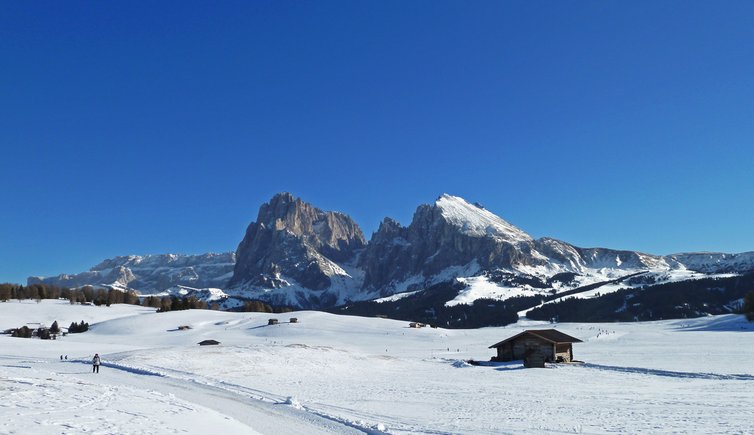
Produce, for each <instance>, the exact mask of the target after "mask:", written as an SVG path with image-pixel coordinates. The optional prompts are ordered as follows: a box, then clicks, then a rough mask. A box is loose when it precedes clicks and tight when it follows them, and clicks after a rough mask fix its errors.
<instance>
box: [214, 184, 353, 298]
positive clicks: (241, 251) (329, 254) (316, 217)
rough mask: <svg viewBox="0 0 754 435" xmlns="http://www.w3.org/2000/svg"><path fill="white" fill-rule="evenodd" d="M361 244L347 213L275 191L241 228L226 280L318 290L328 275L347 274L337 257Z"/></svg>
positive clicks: (324, 285)
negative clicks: (232, 267)
mask: <svg viewBox="0 0 754 435" xmlns="http://www.w3.org/2000/svg"><path fill="white" fill-rule="evenodd" d="M364 246H366V239H365V238H364V234H363V233H362V231H361V229H360V228H359V226H358V225H357V224H356V223H355V222H354V221H353V220H352V219H351V218H350V217H348V216H347V215H345V214H343V213H338V212H331V211H329V212H325V211H322V210H320V209H318V208H316V207H314V206H312V205H311V204H309V203H306V202H304V201H302V200H301V199H299V198H296V197H294V196H293V195H291V194H290V193H279V194H276V195H275V196H273V197H272V199H271V200H270V201H269V202H268V203H266V204H263V205H262V206H261V207H260V208H259V213H258V215H257V220H256V222H252V223H251V224H250V225H249V227H248V229H247V230H246V236H245V237H244V239H243V240H242V241H241V243H240V244H239V245H238V249H237V250H236V258H237V262H236V267H235V270H234V272H233V277H232V278H231V280H230V283H229V285H230V286H231V287H239V286H240V287H244V286H251V287H262V288H278V287H286V286H290V285H299V286H301V287H304V288H307V289H312V290H324V289H327V288H328V287H330V285H331V284H332V280H331V277H332V276H334V275H347V274H346V272H345V271H343V269H342V268H341V267H340V266H338V264H337V263H339V262H341V263H342V262H348V261H350V260H351V259H353V257H354V256H355V255H356V253H357V252H358V251H359V250H360V249H362V248H364Z"/></svg>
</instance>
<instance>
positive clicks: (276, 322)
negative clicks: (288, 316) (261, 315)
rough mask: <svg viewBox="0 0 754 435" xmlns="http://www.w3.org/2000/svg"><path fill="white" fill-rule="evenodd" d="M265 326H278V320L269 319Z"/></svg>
mask: <svg viewBox="0 0 754 435" xmlns="http://www.w3.org/2000/svg"><path fill="white" fill-rule="evenodd" d="M267 324H268V325H277V324H278V319H270V320H268V321H267Z"/></svg>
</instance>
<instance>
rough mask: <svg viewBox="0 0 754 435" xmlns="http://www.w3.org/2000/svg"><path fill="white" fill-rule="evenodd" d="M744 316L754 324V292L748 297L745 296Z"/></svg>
mask: <svg viewBox="0 0 754 435" xmlns="http://www.w3.org/2000/svg"><path fill="white" fill-rule="evenodd" d="M744 314H745V315H746V319H747V320H748V321H750V322H754V291H751V292H749V293H746V296H744Z"/></svg>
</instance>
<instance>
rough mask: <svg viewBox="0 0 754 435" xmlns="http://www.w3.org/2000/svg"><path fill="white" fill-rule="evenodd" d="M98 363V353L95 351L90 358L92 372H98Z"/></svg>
mask: <svg viewBox="0 0 754 435" xmlns="http://www.w3.org/2000/svg"><path fill="white" fill-rule="evenodd" d="M99 364H100V359H99V354H98V353H95V354H94V359H92V373H99Z"/></svg>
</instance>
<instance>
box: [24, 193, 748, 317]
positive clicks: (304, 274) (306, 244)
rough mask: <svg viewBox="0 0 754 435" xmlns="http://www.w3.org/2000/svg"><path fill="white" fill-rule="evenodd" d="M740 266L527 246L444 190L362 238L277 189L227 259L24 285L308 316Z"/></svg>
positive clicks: (736, 258) (733, 259) (554, 244)
mask: <svg viewBox="0 0 754 435" xmlns="http://www.w3.org/2000/svg"><path fill="white" fill-rule="evenodd" d="M752 270H754V253H753V252H747V253H742V254H722V253H686V254H675V255H668V256H656V255H649V254H644V253H640V252H635V251H621V250H613V249H604V248H579V247H576V246H573V245H571V244H569V243H566V242H563V241H560V240H556V239H552V238H540V239H534V238H532V237H531V236H530V235H528V234H527V233H525V232H524V231H522V230H521V229H519V228H517V227H516V226H514V225H512V224H510V223H508V222H506V221H505V220H503V219H501V218H500V217H498V216H496V215H495V214H493V213H491V212H490V211H488V210H486V209H484V208H483V207H482V206H480V205H477V204H471V203H469V202H467V201H466V200H464V199H463V198H460V197H457V196H452V195H447V194H443V195H441V196H440V197H439V198H438V199H437V200H436V201H435V202H434V203H433V204H427V205H420V206H419V207H418V208H417V209H416V212H415V213H414V216H413V219H412V221H411V223H410V224H409V225H408V226H405V227H404V226H402V225H400V224H399V223H398V222H396V221H394V220H392V219H390V218H385V219H384V220H383V222H382V223H381V224H380V226H379V229H378V230H377V231H376V232H375V233H374V234H372V237H371V239H370V240H369V242H368V243H367V242H366V239H365V237H364V235H363V233H362V231H361V229H360V228H359V226H358V225H357V224H356V223H355V222H354V221H353V220H352V219H351V218H350V217H349V216H347V215H345V214H343V213H339V212H333V211H322V210H320V209H318V208H316V207H314V206H312V205H311V204H308V203H306V202H304V201H303V200H301V199H299V198H296V197H294V196H293V195H291V194H290V193H279V194H276V195H274V196H273V197H272V199H271V200H270V201H269V202H268V203H265V204H263V205H262V206H261V207H260V209H259V213H258V215H257V219H256V221H254V222H252V223H251V224H250V225H249V226H248V228H247V231H246V235H245V236H244V238H243V240H242V241H241V242H240V244H239V245H238V248H237V249H236V252H235V253H226V254H204V255H198V256H170V255H168V256H146V257H139V256H129V257H117V258H116V259H113V260H106V261H105V262H103V263H102V264H100V265H98V266H95V267H94V268H92V270H90V271H89V272H84V273H81V274H77V275H60V276H58V277H53V278H36V277H33V278H29V283H33V282H47V283H52V284H57V285H64V286H69V287H72V286H81V285H87V284H89V285H111V284H113V283H115V284H116V286H122V287H127V288H131V289H135V290H138V291H140V292H142V293H157V292H161V291H164V290H166V289H168V288H170V287H174V286H176V285H184V286H189V287H194V288H203V287H217V288H222V289H224V290H225V291H226V292H227V293H228V294H229V295H232V296H234V297H237V298H243V299H261V300H263V301H266V302H269V303H272V304H275V305H290V306H294V307H298V308H314V309H319V308H327V307H332V306H336V305H342V304H346V303H348V302H353V301H363V300H371V299H375V298H380V297H385V296H389V295H393V294H396V293H401V292H406V291H412V290H419V289H423V288H427V287H429V286H431V285H433V284H436V283H439V282H445V281H451V280H454V279H457V278H458V279H461V280H462V281H463V280H465V279H466V280H467V281H468V278H470V277H477V276H483V275H484V276H490V275H491V274H496V276H506V277H507V278H506V279H507V281H506V282H507V283H508V284H506V285H508V287H511V286H512V287H516V286H518V287H520V288H522V289H524V290H526V291H527V292H530V293H531V292H543V293H544V292H550V293H552V292H561V291H567V290H569V289H572V288H576V287H580V286H583V285H586V284H590V283H593V282H599V281H607V280H612V279H615V278H619V277H623V276H627V275H630V274H635V273H639V272H647V273H650V274H654V275H653V276H656V277H657V279H658V280H662V279H664V278H663V276H668V275H669V274H671V272H672V274H673V276H674V277H675V278H673V279H678V278H677V277H678V276H681V277H683V276H686V275H684V274H687V275H688V276H689V279H691V276H692V275H693V274H694V273H696V274H697V275H698V274H700V273H701V274H721V273H729V274H740V273H744V272H747V271H752ZM501 274H502V275H501ZM522 282H530V283H531V282H533V283H534V284H531V285H529V284H521V283H522ZM495 283H497V284H500V281H499V280H498V281H495ZM497 284H496V285H497ZM490 285H493V284H490ZM500 285H502V284H500ZM493 290H494V289H493ZM493 293H494V292H493ZM487 296H489V295H487ZM473 299H474V297H473V295H471V296H468V297H467V298H466V299H464V300H465V301H473ZM464 303H466V302H464Z"/></svg>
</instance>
